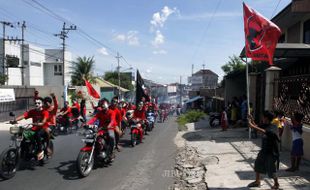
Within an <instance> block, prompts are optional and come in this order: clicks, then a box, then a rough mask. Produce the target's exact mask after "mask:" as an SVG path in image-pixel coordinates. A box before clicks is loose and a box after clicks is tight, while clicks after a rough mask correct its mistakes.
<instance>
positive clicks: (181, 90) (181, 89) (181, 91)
mask: <svg viewBox="0 0 310 190" xmlns="http://www.w3.org/2000/svg"><path fill="white" fill-rule="evenodd" d="M182 94H183V88H182V76H180V106H182Z"/></svg>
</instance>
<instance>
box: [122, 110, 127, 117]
mask: <svg viewBox="0 0 310 190" xmlns="http://www.w3.org/2000/svg"><path fill="white" fill-rule="evenodd" d="M126 112H127V109H126V108H122V109H121V114H122V117H124V116H125V115H126Z"/></svg>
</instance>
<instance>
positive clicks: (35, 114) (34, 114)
mask: <svg viewBox="0 0 310 190" xmlns="http://www.w3.org/2000/svg"><path fill="white" fill-rule="evenodd" d="M48 117H49V115H48V112H47V111H46V110H42V111H38V110H36V109H32V110H29V111H27V112H25V113H24V118H25V119H29V118H32V123H39V122H42V121H43V119H46V120H47V119H48ZM41 128H43V129H45V128H48V122H45V123H44V125H43V126H35V125H34V126H32V128H31V129H32V130H33V131H37V130H39V129H41Z"/></svg>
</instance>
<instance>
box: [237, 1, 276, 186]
mask: <svg viewBox="0 0 310 190" xmlns="http://www.w3.org/2000/svg"><path fill="white" fill-rule="evenodd" d="M243 16H244V32H245V52H246V57H249V58H251V59H252V60H259V61H268V62H269V64H270V65H273V54H274V51H275V48H276V45H277V43H278V40H279V37H280V36H281V30H280V28H279V27H278V26H277V25H275V24H274V23H272V22H271V21H270V20H268V19H266V18H265V17H264V16H262V15H261V14H260V13H258V12H257V11H255V10H254V9H252V8H250V7H249V6H247V5H246V4H245V3H243ZM246 64H247V72H246V75H247V107H248V109H247V110H248V115H249V116H248V117H249V118H248V125H249V127H250V129H255V130H257V131H259V132H261V133H262V134H263V138H262V147H261V150H260V152H259V154H258V155H257V158H256V160H255V165H254V171H255V173H256V180H255V181H254V182H252V183H250V184H249V185H248V187H259V186H260V174H268V176H269V177H271V178H273V179H274V185H273V186H272V189H279V182H278V177H277V170H278V169H279V150H278V148H279V147H278V138H277V133H276V132H275V129H276V127H275V126H274V125H272V124H271V121H272V119H273V115H272V113H271V112H270V111H264V113H263V125H261V126H258V125H256V124H255V122H254V119H253V118H252V116H251V115H250V113H249V112H250V109H249V86H250V85H249V80H248V63H246ZM249 131H251V130H249Z"/></svg>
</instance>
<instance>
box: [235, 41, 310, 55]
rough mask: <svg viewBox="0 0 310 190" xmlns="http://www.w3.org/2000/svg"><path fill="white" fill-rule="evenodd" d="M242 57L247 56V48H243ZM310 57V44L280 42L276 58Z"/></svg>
mask: <svg viewBox="0 0 310 190" xmlns="http://www.w3.org/2000/svg"><path fill="white" fill-rule="evenodd" d="M240 57H241V58H244V57H246V56H245V48H243V50H242V52H241V54H240ZM300 57H310V44H303V43H278V44H277V47H276V50H275V53H274V58H300Z"/></svg>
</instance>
